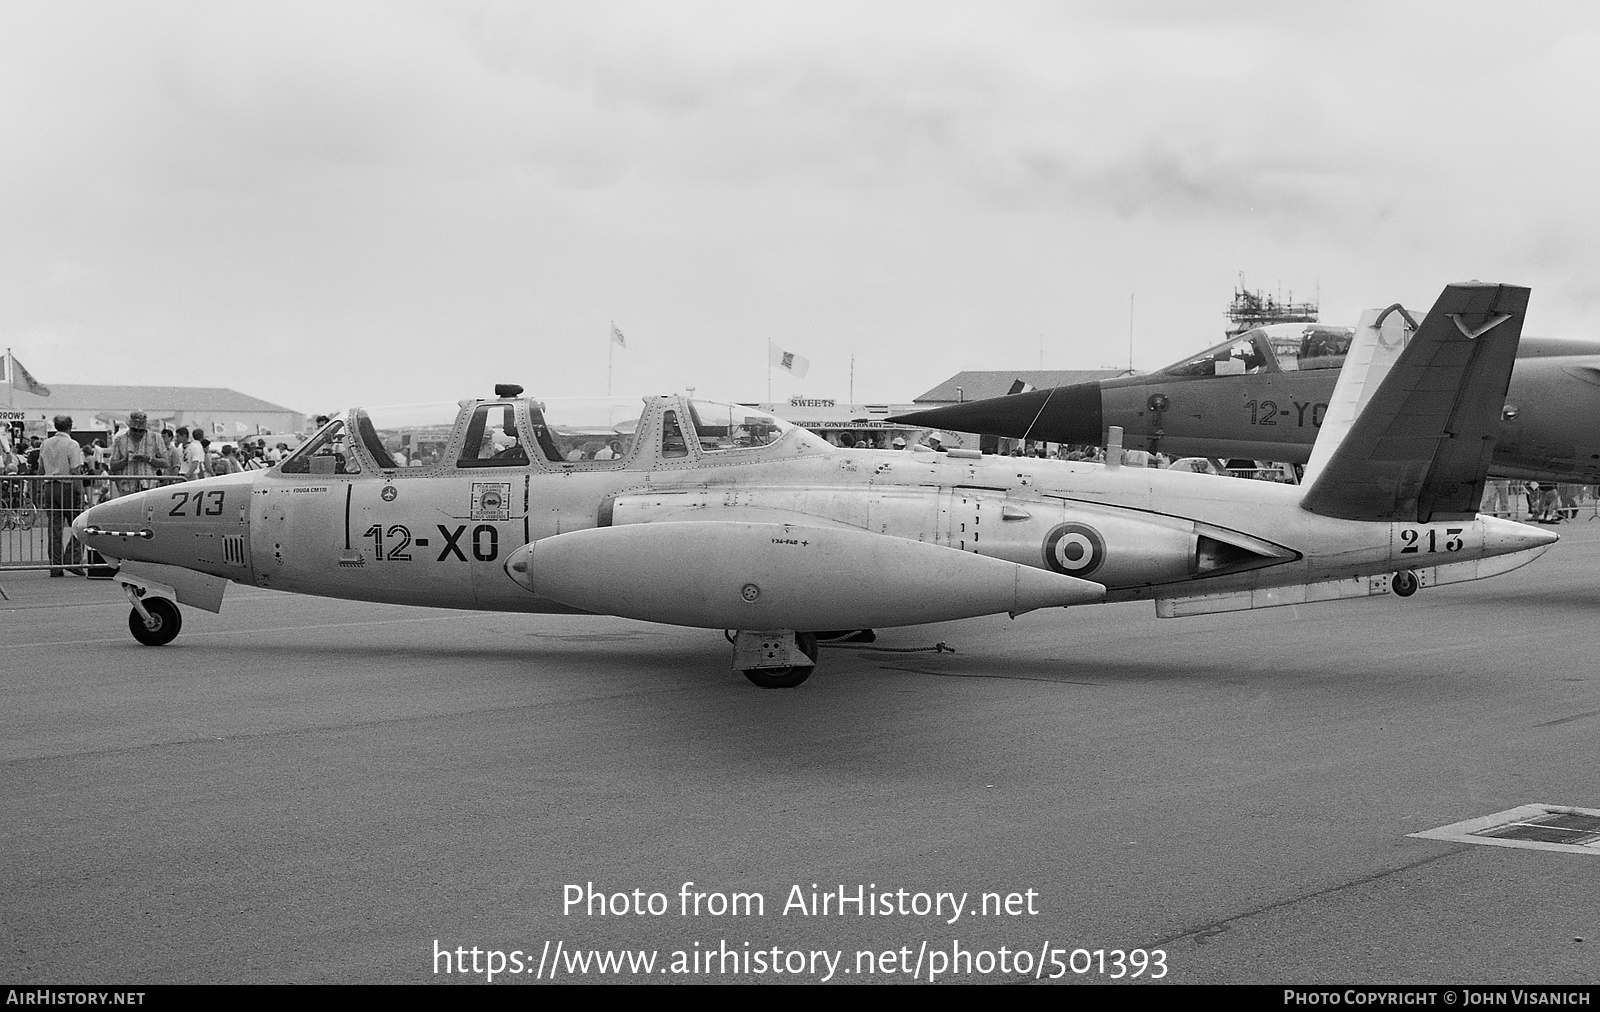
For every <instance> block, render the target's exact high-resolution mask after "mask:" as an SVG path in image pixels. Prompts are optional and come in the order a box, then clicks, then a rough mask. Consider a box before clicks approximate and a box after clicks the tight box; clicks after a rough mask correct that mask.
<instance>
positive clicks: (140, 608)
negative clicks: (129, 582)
mask: <svg viewBox="0 0 1600 1012" xmlns="http://www.w3.org/2000/svg"><path fill="white" fill-rule="evenodd" d="M129 591H130V593H129V595H128V596H129V598H130V599H131V600H132V601H133V610H132V611H130V612H128V631H129V632H131V633H133V638H134V639H136V640H138V641H139V642H140V643H143V644H144V645H145V646H147V647H164V646H166V645H167V644H168V643H171V642H172V641H173V640H175V639H177V638H178V632H179V631H180V630H182V629H183V613H182V612H180V611H178V606H177V605H176V604H173V603H172V602H171V601H169V600H167V599H166V598H164V597H145V598H141V597H137V596H135V595H134V594H133V593H132V592H131V591H132V588H129Z"/></svg>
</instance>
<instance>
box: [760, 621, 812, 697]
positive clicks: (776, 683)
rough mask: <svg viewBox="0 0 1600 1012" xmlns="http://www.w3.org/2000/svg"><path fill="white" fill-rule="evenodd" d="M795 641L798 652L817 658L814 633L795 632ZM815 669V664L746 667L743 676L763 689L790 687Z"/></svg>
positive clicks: (804, 678)
mask: <svg viewBox="0 0 1600 1012" xmlns="http://www.w3.org/2000/svg"><path fill="white" fill-rule="evenodd" d="M795 642H796V643H797V644H798V645H799V647H800V652H801V653H803V654H805V655H806V656H807V657H809V658H811V659H812V660H813V661H814V660H816V659H817V637H816V634H815V633H795ZM814 670H816V666H815V665H811V666H807V667H801V666H798V665H796V666H795V667H792V668H746V669H745V672H744V676H745V677H746V678H748V679H750V681H751V683H752V684H755V685H759V686H760V687H761V688H763V689H792V688H794V687H795V686H797V685H799V684H800V683H801V682H803V681H805V680H806V679H807V678H810V677H811V672H812V671H814Z"/></svg>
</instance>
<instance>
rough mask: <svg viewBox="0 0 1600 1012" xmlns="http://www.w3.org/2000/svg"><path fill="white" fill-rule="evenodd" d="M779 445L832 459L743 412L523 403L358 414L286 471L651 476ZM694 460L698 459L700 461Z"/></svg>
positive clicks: (783, 425)
mask: <svg viewBox="0 0 1600 1012" xmlns="http://www.w3.org/2000/svg"><path fill="white" fill-rule="evenodd" d="M779 443H786V444H792V445H793V446H794V448H795V449H796V450H797V451H798V452H807V451H824V452H825V451H827V450H828V449H829V446H828V444H827V442H826V441H824V440H822V439H821V438H819V437H817V436H815V435H813V434H812V433H810V432H808V431H806V430H805V429H801V428H798V427H796V426H794V425H791V424H790V423H788V422H786V421H784V420H783V419H781V418H777V417H775V416H773V415H769V414H767V413H766V412H763V411H760V410H757V409H755V408H751V407H746V406H745V405H742V404H723V403H718V402H715V401H701V400H690V399H688V398H683V397H652V398H646V399H645V402H644V410H643V412H641V411H640V409H639V402H638V401H637V400H633V401H631V402H630V401H625V400H614V399H611V398H571V399H558V400H548V401H540V400H534V399H532V398H524V397H504V398H499V399H496V400H485V401H462V402H460V404H448V403H433V404H405V405H397V406H391V407H383V408H372V409H370V410H368V409H365V408H355V409H352V410H351V411H350V412H349V413H348V415H346V416H344V417H341V418H335V419H334V420H333V421H330V422H329V423H328V424H327V425H325V426H324V427H323V428H322V429H321V430H319V431H318V432H317V433H316V434H315V435H313V436H312V437H311V438H310V439H309V440H307V441H306V443H305V444H304V445H303V446H301V447H300V449H299V450H297V451H296V452H295V453H294V454H293V455H291V456H290V457H289V458H288V459H287V460H285V461H284V462H283V464H282V465H281V466H280V467H281V470H282V471H283V472H284V473H286V474H359V473H361V472H362V470H363V468H364V467H368V468H375V469H377V470H379V471H384V472H390V471H396V472H401V471H404V470H405V469H409V468H436V467H456V468H496V467H528V466H533V467H538V468H541V469H544V470H557V471H569V470H575V469H609V468H645V469H647V468H650V467H655V466H673V462H675V461H676V462H678V463H679V466H681V465H682V464H684V463H695V462H699V461H709V460H714V459H717V458H720V457H722V456H725V455H726V456H730V457H731V456H736V455H739V454H741V453H748V452H750V451H756V450H760V449H763V448H765V447H769V446H775V445H777V444H779ZM689 458H693V459H692V460H691V459H689Z"/></svg>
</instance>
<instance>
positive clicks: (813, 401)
mask: <svg viewBox="0 0 1600 1012" xmlns="http://www.w3.org/2000/svg"><path fill="white" fill-rule="evenodd" d="M789 406H790V407H791V408H831V407H833V406H834V399H833V398H832V397H791V398H789Z"/></svg>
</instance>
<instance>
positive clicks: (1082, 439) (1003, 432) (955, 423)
mask: <svg viewBox="0 0 1600 1012" xmlns="http://www.w3.org/2000/svg"><path fill="white" fill-rule="evenodd" d="M1101 418H1102V409H1101V402H1100V384H1098V383H1075V384H1073V385H1072V386H1065V387H1052V388H1051V389H1049V390H1033V391H1030V392H1028V393H1025V394H1010V395H1007V396H1005V397H988V398H985V399H984V400H981V401H967V402H966V403H964V404H948V405H945V406H944V407H942V408H929V409H928V410H927V411H913V412H912V413H910V414H906V415H897V416H895V417H893V418H890V419H889V421H891V422H902V423H904V424H907V425H921V426H926V427H928V428H934V429H954V430H955V431H957V432H980V433H983V434H985V435H990V436H1010V437H1012V438H1015V439H1022V438H1029V439H1045V440H1049V441H1050V442H1053V443H1098V442H1100V436H1101V425H1102V422H1101Z"/></svg>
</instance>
